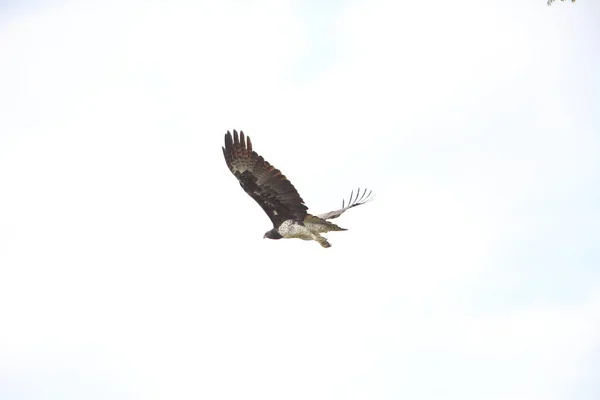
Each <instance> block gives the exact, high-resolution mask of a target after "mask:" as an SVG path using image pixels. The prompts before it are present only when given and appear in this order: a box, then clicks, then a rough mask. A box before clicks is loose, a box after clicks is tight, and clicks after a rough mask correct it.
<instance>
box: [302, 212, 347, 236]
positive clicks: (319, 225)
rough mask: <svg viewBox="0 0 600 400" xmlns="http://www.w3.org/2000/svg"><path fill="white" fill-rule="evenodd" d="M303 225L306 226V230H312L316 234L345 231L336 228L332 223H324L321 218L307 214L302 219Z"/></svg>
mask: <svg viewBox="0 0 600 400" xmlns="http://www.w3.org/2000/svg"><path fill="white" fill-rule="evenodd" d="M304 225H305V226H306V225H308V226H307V228H309V229H310V230H314V231H316V232H318V233H326V232H331V231H347V229H344V228H342V227H339V226H337V225H336V224H334V223H333V222H329V221H325V220H324V219H322V218H319V217H316V216H314V215H310V214H308V215H307V216H306V217H305V218H304Z"/></svg>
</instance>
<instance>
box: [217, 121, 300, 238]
mask: <svg viewBox="0 0 600 400" xmlns="http://www.w3.org/2000/svg"><path fill="white" fill-rule="evenodd" d="M223 155H224V156H225V162H226V163H227V166H228V167H229V169H230V170H231V172H232V173H233V175H235V177H236V178H237V179H238V181H240V185H241V186H242V188H243V189H244V190H245V191H246V193H248V195H250V197H252V198H253V199H254V200H256V202H257V203H258V204H259V205H260V206H261V207H262V209H263V210H265V212H266V213H267V215H268V216H269V218H270V219H271V221H272V222H273V226H274V227H278V226H279V225H280V224H281V223H282V222H283V221H285V220H288V219H296V220H298V221H302V220H304V217H306V210H307V207H306V205H304V200H302V198H301V197H300V195H299V194H298V191H297V190H296V188H295V187H294V185H292V183H291V182H290V181H289V180H288V179H287V178H286V177H285V176H284V175H283V174H282V173H281V171H279V170H278V169H276V168H275V167H273V166H272V165H271V164H269V163H268V162H267V161H265V159H264V158H262V157H261V156H259V155H258V154H256V152H255V151H252V142H251V141H250V137H247V138H245V137H244V132H242V131H240V135H239V137H238V133H237V131H235V130H234V131H233V137H232V135H231V133H230V132H229V131H227V133H226V134H225V147H223Z"/></svg>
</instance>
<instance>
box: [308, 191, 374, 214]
mask: <svg viewBox="0 0 600 400" xmlns="http://www.w3.org/2000/svg"><path fill="white" fill-rule="evenodd" d="M372 193H373V191H372V190H370V191H369V193H368V194H367V189H365V190H364V191H363V192H362V194H361V193H360V188H358V190H357V191H356V196H354V199H352V196H353V195H354V190H353V191H352V192H350V199H349V200H348V205H346V203H345V202H344V200H342V208H340V209H339V210H335V211H329V212H328V213H325V214H320V215H317V217H319V218H321V219H334V218H337V217H339V216H340V215H342V214H343V213H344V212H345V211H346V210H348V209H350V208H352V207H356V206H360V205H361V204H365V203H368V202H369V201H371V200H373V199H374V198H375V196H374V195H373V196H371V194H372Z"/></svg>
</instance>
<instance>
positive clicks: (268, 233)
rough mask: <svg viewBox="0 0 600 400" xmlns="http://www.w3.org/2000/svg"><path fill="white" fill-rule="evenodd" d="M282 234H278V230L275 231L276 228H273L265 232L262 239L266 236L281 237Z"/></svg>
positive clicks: (269, 237)
mask: <svg viewBox="0 0 600 400" xmlns="http://www.w3.org/2000/svg"><path fill="white" fill-rule="evenodd" d="M282 237H283V236H281V235H280V234H279V232H277V230H275V228H273V229H271V230H270V231H267V232H265V235H264V236H263V239H265V238H267V239H281V238H282Z"/></svg>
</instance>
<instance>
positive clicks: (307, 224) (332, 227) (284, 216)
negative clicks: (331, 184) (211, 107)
mask: <svg viewBox="0 0 600 400" xmlns="http://www.w3.org/2000/svg"><path fill="white" fill-rule="evenodd" d="M223 155H224V156H225V162H226V163H227V166H228V167H229V169H230V171H231V172H232V173H233V175H234V176H235V177H236V178H237V179H238V180H239V182H240V185H241V186H242V188H243V189H244V190H245V191H246V193H248V195H249V196H250V197H252V198H253V199H254V200H255V201H256V202H257V203H258V204H259V205H260V206H261V207H262V209H263V210H264V211H265V212H266V213H267V215H268V216H269V218H270V219H271V222H273V229H271V230H270V231H267V232H266V233H265V235H264V237H265V238H269V239H281V238H286V239H291V238H297V239H302V240H315V241H317V242H318V243H319V244H320V245H321V246H323V247H331V245H330V244H329V242H328V241H327V239H325V238H324V237H323V236H321V233H326V232H329V231H345V230H346V229H344V228H340V227H339V226H337V225H336V224H334V223H332V222H329V221H327V220H328V219H333V218H337V217H339V216H340V215H341V214H342V213H344V211H346V210H347V209H349V208H352V207H355V206H358V205H361V204H364V203H366V202H367V201H369V200H371V199H372V198H371V197H370V196H371V192H369V194H368V195H367V194H366V189H365V191H363V193H362V195H360V189H359V190H358V192H357V193H356V197H355V198H354V200H352V193H351V194H350V201H349V202H348V205H347V206H345V207H344V204H345V203H344V202H342V208H341V209H339V210H335V211H330V212H328V213H325V214H322V215H318V216H315V215H311V214H308V212H307V210H308V209H307V207H306V205H305V204H304V200H302V198H301V197H300V195H299V194H298V192H297V191H296V188H294V185H292V183H291V182H290V181H289V180H287V178H286V177H285V176H284V175H283V174H282V173H281V172H280V171H279V170H278V169H276V168H274V167H273V166H272V165H271V164H269V163H268V162H267V161H265V160H264V158H262V157H261V156H259V155H258V154H257V153H256V152H255V151H253V150H252V142H251V141H250V137H248V138H246V137H245V136H244V133H243V132H241V131H240V135H239V136H238V133H237V132H236V131H235V130H234V131H233V137H232V135H231V133H230V132H229V131H228V132H227V134H226V135H225V147H223ZM359 195H360V198H359Z"/></svg>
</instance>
